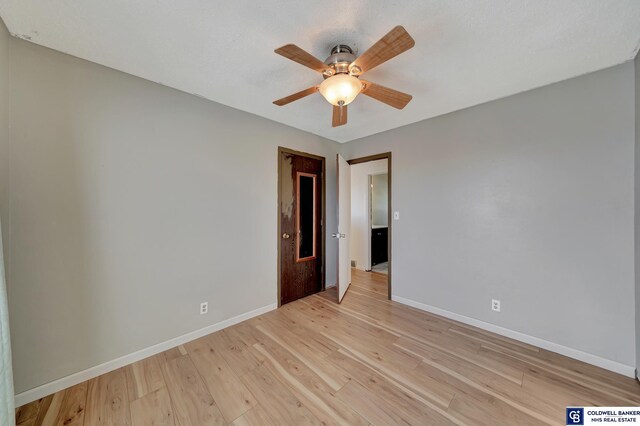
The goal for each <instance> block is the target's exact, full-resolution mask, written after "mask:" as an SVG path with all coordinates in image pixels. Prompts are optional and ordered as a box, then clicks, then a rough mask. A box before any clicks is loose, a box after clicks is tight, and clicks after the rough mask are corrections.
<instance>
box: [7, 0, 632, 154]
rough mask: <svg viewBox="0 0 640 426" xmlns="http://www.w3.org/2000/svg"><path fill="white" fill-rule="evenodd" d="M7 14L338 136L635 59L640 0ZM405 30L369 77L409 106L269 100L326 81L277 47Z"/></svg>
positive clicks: (168, 3) (38, 35)
mask: <svg viewBox="0 0 640 426" xmlns="http://www.w3.org/2000/svg"><path fill="white" fill-rule="evenodd" d="M0 16H2V18H3V19H4V21H5V23H6V24H7V26H8V28H9V31H11V33H12V34H14V35H16V36H18V37H21V38H25V39H29V40H31V41H32V42H34V43H37V44H41V45H43V46H47V47H50V48H52V49H56V50H59V51H62V52H66V53H69V54H71V55H74V56H77V57H80V58H84V59H87V60H89V61H93V62H96V63H99V64H102V65H106V66H109V67H112V68H115V69H118V70H121V71H124V72H127V73H130V74H133V75H136V76H139V77H143V78H145V79H148V80H152V81H155V82H159V83H162V84H164V85H167V86H170V87H174V88H176V89H180V90H183V91H185V92H188V93H194V94H198V95H199V96H202V97H205V98H207V99H210V100H212V101H216V102H220V103H222V104H225V105H229V106H232V107H234V108H238V109H240V110H243V111H248V112H251V113H253V114H257V115H260V116H263V117H266V118H269V119H272V120H275V121H278V122H281V123H284V124H287V125H290V126H293V127H297V128H299V129H302V130H306V131H308V132H311V133H315V134H318V135H321V136H324V137H326V138H329V139H332V140H335V141H338V142H347V141H350V140H353V139H357V138H361V137H364V136H367V135H371V134H374V133H378V132H382V131H385V130H389V129H392V128H395V127H399V126H402V125H405V124H409V123H412V122H416V121H420V120H423V119H426V118H429V117H434V116H437V115H441V114H445V113H448V112H451V111H455V110H459V109H462V108H466V107H469V106H472V105H476V104H479V103H482V102H486V101H489V100H492V99H496V98H501V97H504V96H508V95H511V94H514V93H518V92H522V91H524V90H528V89H532V88H535V87H539V86H543V85H546V84H549V83H553V82H556V81H560V80H564V79H567V78H570V77H574V76H576V75H580V74H584V73H588V72H592V71H595V70H598V69H602V68H606V67H610V66H613V65H616V64H619V63H622V62H625V61H627V60H630V59H632V58H633V57H634V56H635V53H636V51H637V48H638V43H639V41H640V1H638V0H608V1H606V0H561V1H560V0H457V1H451V0H430V1H418V0H384V1H383V0H379V1H364V0H357V1H340V2H336V1H333V2H328V1H323V2H320V1H300V0H297V1H294V0H260V1H258V0H254V1H248V0H234V1H225V2H222V1H211V0H180V1H175V0H135V1H132V0H111V1H105V0H83V1H74V0H47V1H42V0H3V1H2V2H0ZM395 25H403V26H404V27H405V28H406V29H407V31H408V32H409V33H410V34H411V35H412V36H413V38H414V39H415V41H416V45H415V47H414V48H413V49H411V50H409V51H408V52H405V53H403V54H402V55H400V56H398V57H396V58H394V59H392V60H391V61H389V62H387V63H385V64H383V65H381V66H379V67H378V68H376V69H375V70H373V71H371V72H369V73H366V74H365V76H364V78H366V79H367V80H370V81H372V82H375V83H379V84H382V85H385V86H389V87H391V88H394V89H397V90H400V91H403V92H407V93H410V94H412V95H413V100H412V101H411V103H409V105H408V106H407V107H406V108H405V109H404V110H402V111H398V110H395V109H393V108H391V107H388V106H386V105H384V104H381V103H379V102H377V101H375V100H373V99H371V98H369V97H367V96H360V97H358V99H356V100H355V101H354V103H353V104H351V105H350V106H349V123H348V124H347V125H346V126H342V127H338V128H332V127H331V106H330V105H329V104H328V103H327V102H326V101H325V100H324V99H323V98H322V97H321V96H320V95H319V94H315V95H312V96H310V97H308V98H305V99H302V100H300V101H297V102H294V103H292V104H289V105H287V106H284V107H277V106H275V105H273V104H272V103H271V102H272V101H273V100H275V99H278V98H281V97H284V96H286V95H289V94H291V93H293V92H297V91H299V90H302V89H304V88H307V87H309V86H312V85H315V84H318V83H319V82H320V81H322V79H321V76H320V75H319V74H317V73H315V72H313V71H311V70H309V69H307V68H305V67H303V66H301V65H298V64H296V63H294V62H292V61H289V60H287V59H285V58H283V57H281V56H278V55H276V54H275V53H273V50H274V49H275V48H277V47H279V46H281V45H284V44H286V43H294V44H297V45H298V46H300V47H302V48H303V49H305V50H307V51H308V52H310V53H311V54H313V55H315V56H316V57H318V58H320V59H321V60H324V59H325V58H326V57H327V56H328V55H329V50H330V48H331V47H332V46H333V45H335V44H337V43H344V44H348V45H350V46H352V47H353V48H355V49H356V50H357V51H358V52H360V53H362V52H363V51H364V50H365V49H366V48H368V47H369V46H371V45H372V44H373V43H374V42H375V41H376V40H377V39H379V38H380V37H382V36H383V35H384V34H385V33H386V32H388V31H389V30H390V29H391V28H393V27H394V26H395Z"/></svg>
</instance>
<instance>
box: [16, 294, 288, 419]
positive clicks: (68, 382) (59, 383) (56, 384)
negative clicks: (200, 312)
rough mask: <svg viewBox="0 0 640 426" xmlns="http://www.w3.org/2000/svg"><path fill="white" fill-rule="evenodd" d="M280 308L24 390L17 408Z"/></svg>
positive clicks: (249, 314) (256, 311) (263, 310)
mask: <svg viewBox="0 0 640 426" xmlns="http://www.w3.org/2000/svg"><path fill="white" fill-rule="evenodd" d="M277 307H278V306H277V304H275V303H272V304H270V305H267V306H263V307H261V308H258V309H254V310H253V311H249V312H246V313H244V314H240V315H237V316H235V317H233V318H229V319H226V320H224V321H220V322H218V323H216V324H212V325H209V326H207V327H204V328H201V329H199V330H195V331H192V332H190V333H187V334H183V335H182V336H178V337H174V338H173V339H169V340H167V341H165V342H162V343H158V344H156V345H153V346H149V347H148V348H144V349H141V350H139V351H136V352H133V353H130V354H128V355H124V356H121V357H119V358H116V359H114V360H111V361H107V362H105V363H102V364H100V365H96V366H95V367H91V368H87V369H86V370H82V371H79V372H77V373H73V374H71V375H69V376H65V377H62V378H60V379H57V380H54V381H52V382H49V383H45V384H44V385H41V386H38V387H37V388H33V389H29V390H28V391H24V392H22V393H19V394H17V395H16V396H15V404H16V407H20V406H22V405H24V404H28V403H29V402H31V401H35V400H36V399H40V398H42V397H44V396H47V395H51V394H52V393H55V392H58V391H61V390H63V389H66V388H68V387H70V386H74V385H77V384H78V383H82V382H84V381H87V380H89V379H93V378H94V377H98V376H100V375H102V374H105V373H108V372H110V371H113V370H116V369H118V368H120V367H124V366H125V365H129V364H131V363H132V362H136V361H140V360H141V359H145V358H148V357H150V356H152V355H156V354H159V353H160V352H164V351H166V350H168V349H171V348H175V347H176V346H180V345H182V344H185V343H187V342H190V341H192V340H195V339H198V338H200V337H202V336H206V335H207V334H211V333H214V332H216V331H219V330H222V329H223V328H227V327H230V326H232V325H235V324H238V323H241V322H242V321H246V320H248V319H250V318H253V317H257V316H258V315H262V314H264V313H267V312H269V311H272V310H274V309H276V308H277Z"/></svg>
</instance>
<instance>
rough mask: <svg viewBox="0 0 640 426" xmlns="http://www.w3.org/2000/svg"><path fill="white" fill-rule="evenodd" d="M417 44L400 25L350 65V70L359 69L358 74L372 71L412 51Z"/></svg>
mask: <svg viewBox="0 0 640 426" xmlns="http://www.w3.org/2000/svg"><path fill="white" fill-rule="evenodd" d="M415 44H416V42H415V40H414V39H413V38H411V36H410V35H409V33H408V32H407V30H405V29H404V27H402V26H401V25H398V26H397V27H395V28H394V29H392V30H391V31H389V32H388V33H387V35H385V36H384V37H382V38H381V39H380V40H378V41H377V42H376V44H374V45H373V46H371V47H370V48H369V50H367V51H366V52H364V53H363V54H362V55H360V56H358V58H357V59H356V60H355V61H353V63H352V64H351V65H349V69H352V68H354V67H358V68H359V69H360V72H359V73H358V74H362V73H364V72H367V71H370V70H372V69H373V68H375V67H377V66H378V65H380V64H382V63H383V62H386V61H388V60H389V59H391V58H393V57H395V56H398V55H399V54H401V53H402V52H404V51H406V50H409V49H411V48H412V47H413V46H414V45H415Z"/></svg>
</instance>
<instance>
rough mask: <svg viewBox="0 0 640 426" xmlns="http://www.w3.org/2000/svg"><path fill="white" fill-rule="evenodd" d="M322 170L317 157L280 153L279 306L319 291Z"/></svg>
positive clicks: (320, 284) (321, 258) (321, 252)
mask: <svg viewBox="0 0 640 426" xmlns="http://www.w3.org/2000/svg"><path fill="white" fill-rule="evenodd" d="M323 168H324V160H323V159H322V158H319V157H307V156H305V155H302V154H299V153H294V152H289V151H285V150H280V183H279V184H280V208H279V210H280V235H279V240H280V304H281V305H284V304H285V303H289V302H293V301H294V300H297V299H300V298H302V297H305V296H309V295H310V294H314V293H317V292H319V291H321V290H322V282H323V280H322V275H323V274H322V272H323V271H322V268H323V262H322V260H323V256H324V254H323V250H322V249H323V247H322V242H323V240H322V235H323V232H322V229H323V223H322V221H323V217H322V216H323V211H324V210H323V206H322V202H323V197H322V191H323Z"/></svg>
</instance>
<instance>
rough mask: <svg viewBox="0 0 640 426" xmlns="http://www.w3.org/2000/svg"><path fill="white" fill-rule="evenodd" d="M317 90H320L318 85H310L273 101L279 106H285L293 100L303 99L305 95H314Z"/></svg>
mask: <svg viewBox="0 0 640 426" xmlns="http://www.w3.org/2000/svg"><path fill="white" fill-rule="evenodd" d="M317 91H318V86H313V87H309V88H308V89H304V90H301V91H299V92H298V93H294V94H293V95H289V96H287V97H284V98H282V99H278V100H277V101H273V103H274V104H276V105H278V106H283V105H286V104H288V103H291V102H293V101H297V100H298V99H302V98H304V97H305V96H309V95H313V94H314V93H316V92H317Z"/></svg>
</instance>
